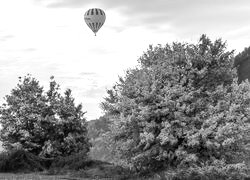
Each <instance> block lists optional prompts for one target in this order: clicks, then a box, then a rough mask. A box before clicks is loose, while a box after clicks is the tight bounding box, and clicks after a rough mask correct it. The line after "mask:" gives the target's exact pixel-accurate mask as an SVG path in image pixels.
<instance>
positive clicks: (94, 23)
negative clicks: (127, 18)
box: [84, 8, 106, 35]
mask: <svg viewBox="0 0 250 180" xmlns="http://www.w3.org/2000/svg"><path fill="white" fill-rule="evenodd" d="M84 20H85V22H86V24H87V25H88V27H89V28H90V29H91V30H92V31H93V32H94V33H95V35H96V33H97V32H98V31H99V29H100V28H101V27H102V26H103V24H104V22H105V20H106V15H105V12H104V11H103V10H101V9H99V8H92V9H89V10H88V11H86V12H85V14H84Z"/></svg>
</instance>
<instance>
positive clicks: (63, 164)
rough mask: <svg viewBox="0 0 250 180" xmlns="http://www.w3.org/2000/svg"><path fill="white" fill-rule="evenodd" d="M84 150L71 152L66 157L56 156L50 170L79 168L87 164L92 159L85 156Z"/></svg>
mask: <svg viewBox="0 0 250 180" xmlns="http://www.w3.org/2000/svg"><path fill="white" fill-rule="evenodd" d="M86 154H87V153H86V152H85V151H81V152H78V153H75V154H71V155H70V156H66V157H62V156H61V157H57V158H56V159H55V160H54V161H53V163H52V165H51V167H50V171H65V170H79V169H82V168H84V167H86V166H89V165H90V164H91V163H92V161H91V160H90V159H89V158H88V157H87V156H86Z"/></svg>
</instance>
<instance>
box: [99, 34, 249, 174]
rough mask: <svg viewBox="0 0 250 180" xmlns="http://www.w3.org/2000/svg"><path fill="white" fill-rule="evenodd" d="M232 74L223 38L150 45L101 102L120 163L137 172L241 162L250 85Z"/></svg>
mask: <svg viewBox="0 0 250 180" xmlns="http://www.w3.org/2000/svg"><path fill="white" fill-rule="evenodd" d="M232 67H233V52H229V51H226V44H225V42H223V41H222V40H221V39H217V40H216V41H214V42H212V41H211V40H210V39H209V38H207V37H206V36H205V35H202V36H201V38H200V40H199V42H198V43H197V44H181V43H173V44H172V45H168V44H167V45H166V46H164V47H162V46H161V45H158V46H156V47H152V46H150V47H149V49H148V50H147V52H145V53H144V54H143V56H142V57H141V58H140V59H139V66H138V67H137V68H135V69H131V70H128V71H127V73H126V76H125V77H124V78H120V79H119V81H118V82H117V84H116V85H115V86H114V87H113V88H112V89H110V90H109V91H108V97H107V98H106V99H105V101H104V102H103V103H102V107H103V109H104V110H105V112H106V113H107V114H108V115H109V117H110V118H111V119H113V125H112V127H111V132H112V133H111V136H112V137H113V139H114V140H115V142H116V144H115V145H114V148H115V152H117V156H119V158H121V159H122V160H125V162H126V163H127V164H129V165H132V166H133V167H135V168H137V169H138V170H143V169H144V170H145V169H150V170H159V169H161V168H176V167H178V168H185V167H193V166H200V167H202V166H203V165H204V164H212V163H214V162H221V163H222V164H223V163H226V164H237V163H240V162H242V159H241V157H243V156H244V153H245V150H246V148H245V145H246V143H247V140H248V138H247V131H248V130H249V118H250V108H249V107H250V106H249V105H250V85H249V83H247V82H244V83H242V84H238V83H237V78H236V71H235V70H234V69H233V68H232ZM236 169H237V168H236Z"/></svg>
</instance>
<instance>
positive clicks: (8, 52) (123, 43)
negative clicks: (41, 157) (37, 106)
mask: <svg viewBox="0 0 250 180" xmlns="http://www.w3.org/2000/svg"><path fill="white" fill-rule="evenodd" d="M90 8H101V9H103V10H104V11H105V13H106V22H105V24H104V26H103V27H102V28H101V30H100V31H99V32H98V33H97V36H94V34H93V32H92V31H91V30H90V29H89V28H88V26H87V25H86V24H85V22H84V13H85V11H87V10H88V9H90ZM201 34H207V35H208V36H209V37H210V38H211V39H212V40H215V39H216V38H222V39H223V40H226V41H227V44H228V49H229V50H232V49H235V50H236V52H240V51H242V50H243V49H244V47H248V46H250V1H249V0H22V1H21V0H5V1H3V0H1V1H0V98H1V99H0V102H1V104H2V103H3V102H4V100H3V97H4V96H5V95H7V94H10V90H11V89H13V88H14V87H15V86H16V84H17V82H18V77H19V76H22V77H23V76H25V75H26V74H27V73H30V74H31V75H32V76H33V77H35V78H36V79H38V80H39V81H40V84H41V85H42V86H44V88H45V90H46V88H47V86H48V83H49V77H50V76H51V75H53V76H55V79H56V81H57V82H58V83H59V84H60V85H61V89H62V91H64V90H65V89H66V88H70V89H72V91H73V96H74V97H75V99H76V102H77V103H82V104H83V110H84V111H87V113H86V115H85V117H86V118H87V119H88V120H91V119H95V118H98V117H99V116H100V115H101V114H102V111H101V109H100V108H99V104H100V102H102V101H103V97H105V96H106V89H108V88H110V87H111V86H112V85H113V84H114V83H115V82H116V81H117V80H118V75H121V76H122V75H123V74H124V72H125V70H126V69H128V68H132V67H134V66H135V65H137V59H138V58H139V57H140V56H141V55H142V54H143V51H146V50H147V48H148V46H149V45H150V44H153V45H157V44H163V45H164V44H166V43H171V42H173V41H181V42H192V43H196V42H197V41H198V38H199V37H200V35H201Z"/></svg>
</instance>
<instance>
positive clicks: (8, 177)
mask: <svg viewBox="0 0 250 180" xmlns="http://www.w3.org/2000/svg"><path fill="white" fill-rule="evenodd" d="M80 179H81V180H90V179H88V178H73V177H70V176H67V175H62V176H59V175H42V174H35V173H32V174H12V173H0V180H80Z"/></svg>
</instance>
